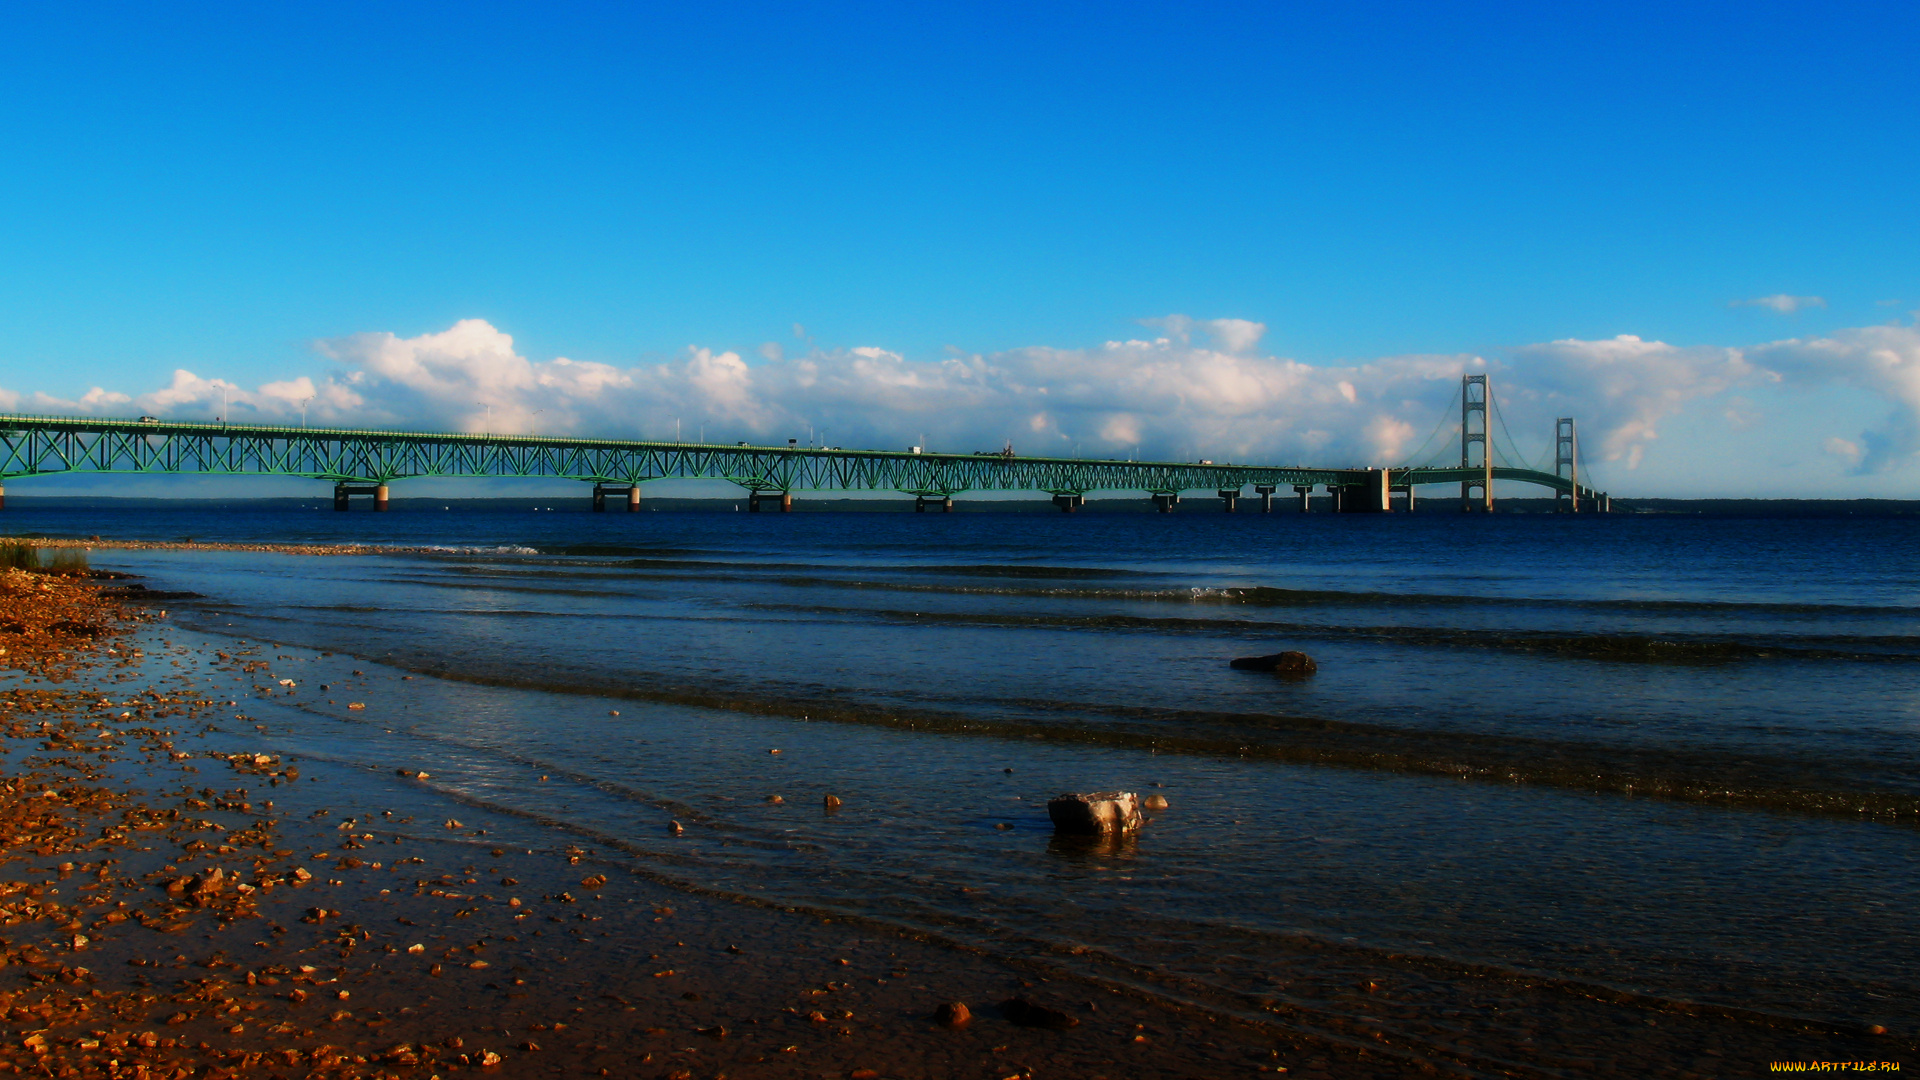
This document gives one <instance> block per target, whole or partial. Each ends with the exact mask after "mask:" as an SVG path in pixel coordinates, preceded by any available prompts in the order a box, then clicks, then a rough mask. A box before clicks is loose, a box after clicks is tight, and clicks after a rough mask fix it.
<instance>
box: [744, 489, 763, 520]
mask: <svg viewBox="0 0 1920 1080" xmlns="http://www.w3.org/2000/svg"><path fill="white" fill-rule="evenodd" d="M759 512H760V493H759V492H757V491H749V492H747V513H749V514H757V513H759Z"/></svg>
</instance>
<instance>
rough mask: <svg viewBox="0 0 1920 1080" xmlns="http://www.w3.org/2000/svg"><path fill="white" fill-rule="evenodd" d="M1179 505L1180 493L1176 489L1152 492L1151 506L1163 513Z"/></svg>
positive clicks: (1169, 511) (1170, 511) (1169, 512)
mask: <svg viewBox="0 0 1920 1080" xmlns="http://www.w3.org/2000/svg"><path fill="white" fill-rule="evenodd" d="M1179 505H1180V493H1179V492H1177V491H1156V492H1154V493H1153V508H1154V509H1155V510H1158V511H1160V512H1161V513H1163V514H1171V513H1173V508H1174V507H1176V506H1179Z"/></svg>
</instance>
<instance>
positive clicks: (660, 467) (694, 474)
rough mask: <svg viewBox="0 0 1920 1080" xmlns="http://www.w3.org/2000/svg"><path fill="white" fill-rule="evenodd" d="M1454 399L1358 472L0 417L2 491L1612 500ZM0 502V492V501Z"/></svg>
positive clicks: (1371, 503)
mask: <svg viewBox="0 0 1920 1080" xmlns="http://www.w3.org/2000/svg"><path fill="white" fill-rule="evenodd" d="M1459 401H1460V403H1461V422H1460V425H1459V431H1460V460H1459V463H1458V464H1454V463H1452V462H1451V461H1448V462H1446V463H1444V464H1442V463H1425V464H1414V465H1404V466H1399V467H1361V468H1322V467H1316V466H1307V465H1236V464H1218V465H1216V464H1214V463H1212V462H1210V461H1198V462H1164V461H1162V462H1154V461H1115V460H1088V459H1082V458H1056V457H1029V456H1024V455H1017V454H1014V453H1013V452H1012V450H1011V448H1008V449H1007V450H1005V451H1003V452H997V453H972V454H932V453H920V452H919V451H918V450H917V449H916V450H914V451H904V452H902V451H882V450H842V449H839V448H837V447H833V448H829V447H812V446H800V445H798V444H797V441H796V440H789V441H788V443H787V445H786V446H751V445H748V444H746V443H737V444H732V445H717V444H708V443H681V442H654V441H636V440H622V439H580V438H572V437H564V436H537V435H491V434H489V435H468V434H452V433H442V432H412V431H379V430H355V429H345V428H308V427H304V426H303V427H287V426H279V425H268V424H228V423H220V422H213V423H207V422H196V421H176V420H159V419H154V418H149V417H143V418H141V419H138V420H117V419H96V418H90V417H58V416H13V415H5V414H0V485H4V483H5V482H6V481H11V480H17V479H21V478H26V477H36V476H53V475H65V474H72V473H80V472H91V473H122V474H139V475H152V474H165V473H198V474H203V475H229V476H298V477H307V478H310V479H314V480H322V481H330V482H332V483H333V485H334V509H336V510H345V509H347V507H348V506H349V505H350V501H351V499H352V498H353V497H354V496H367V495H371V496H372V497H373V500H374V508H375V509H377V510H385V509H387V504H388V499H389V493H390V490H391V487H392V485H393V484H394V482H395V481H399V480H406V479H411V478H416V477H557V478H564V479H569V480H578V481H581V482H583V483H591V484H592V485H593V508H594V509H595V510H604V509H606V506H607V500H608V498H609V497H610V496H611V497H614V498H615V499H616V500H617V499H621V498H624V500H625V501H626V506H627V509H628V510H638V509H639V508H640V486H641V485H642V484H643V483H645V482H647V481H649V480H661V479H670V478H671V479H714V480H725V481H728V482H730V483H733V484H737V485H739V486H740V487H741V488H743V489H745V490H746V491H747V493H748V497H747V508H748V509H749V510H754V511H757V510H759V509H760V508H761V504H762V502H763V501H764V502H768V503H770V504H771V503H777V505H778V506H779V508H780V509H781V510H783V511H784V510H791V509H792V508H793V493H794V492H796V491H888V492H898V493H902V494H906V495H912V496H913V497H914V508H915V509H916V510H922V511H924V510H925V509H926V508H927V507H928V506H937V507H938V508H940V509H942V510H947V511H951V510H952V509H953V497H954V496H955V495H958V494H961V493H964V492H990V491H1031V492H1046V493H1048V494H1050V495H1052V496H1053V502H1054V505H1056V506H1058V507H1059V508H1060V509H1061V510H1064V511H1067V512H1069V513H1071V512H1073V511H1075V510H1077V509H1079V508H1080V506H1081V505H1082V504H1083V503H1084V502H1085V499H1086V495H1087V493H1089V492H1095V491H1131V492H1145V493H1146V494H1147V495H1148V496H1149V497H1150V498H1151V499H1152V500H1153V502H1154V505H1155V506H1156V507H1157V508H1158V509H1159V510H1160V511H1161V512H1162V513H1169V512H1172V510H1173V508H1174V507H1175V506H1176V505H1178V504H1179V502H1180V496H1181V495H1182V494H1183V493H1185V492H1190V491H1205V492H1210V493H1213V494H1214V495H1216V496H1217V497H1218V498H1219V499H1220V500H1221V503H1222V505H1223V506H1224V508H1225V509H1226V510H1228V511H1232V510H1234V509H1235V508H1236V506H1237V504H1238V503H1239V501H1240V500H1241V499H1243V498H1244V497H1245V493H1246V490H1247V489H1248V488H1252V489H1253V494H1254V497H1256V498H1258V499H1259V501H1260V508H1261V510H1263V511H1271V510H1272V509H1273V506H1274V495H1275V493H1276V492H1280V491H1281V490H1282V489H1290V492H1291V495H1292V496H1293V499H1294V500H1295V501H1297V505H1298V508H1299V509H1300V510H1302V511H1304V510H1306V509H1307V508H1308V507H1309V505H1310V500H1311V498H1312V496H1313V493H1314V491H1315V489H1316V488H1322V487H1324V488H1325V489H1326V490H1327V492H1328V493H1329V494H1330V495H1331V496H1332V499H1333V506H1334V509H1335V510H1338V511H1342V512H1373V513H1378V512H1387V511H1392V510H1395V509H1405V510H1411V509H1412V508H1413V489H1414V488H1415V487H1418V486H1422V485H1430V484H1449V485H1451V484H1456V483H1457V484H1459V485H1460V499H1461V508H1462V509H1463V510H1465V509H1479V510H1483V511H1486V512H1491V511H1492V510H1493V508H1494V500H1493V482H1494V481H1496V480H1508V481H1518V482H1521V483H1527V484H1535V485H1538V486H1540V487H1542V488H1546V489H1548V490H1550V491H1552V492H1553V493H1554V495H1555V499H1556V501H1557V502H1558V503H1559V505H1560V506H1561V507H1562V508H1564V509H1568V510H1572V511H1576V512H1578V511H1588V510H1602V511H1604V510H1607V509H1609V508H1610V500H1609V499H1608V497H1607V496H1606V495H1605V494H1604V493H1602V492H1596V491H1593V490H1592V489H1591V488H1587V487H1583V486H1582V485H1581V484H1580V478H1579V461H1578V440H1577V438H1576V437H1575V434H1574V426H1573V421H1572V420H1571V419H1568V418H1562V419H1561V420H1560V421H1559V422H1558V425H1557V427H1556V432H1555V448H1554V452H1555V465H1554V469H1553V471H1552V472H1547V471H1545V470H1543V469H1539V468H1531V467H1526V466H1524V465H1520V464H1515V463H1511V462H1503V461H1500V460H1497V459H1498V458H1500V457H1501V455H1500V454H1499V453H1497V452H1496V449H1495V444H1494V442H1493V440H1492V437H1491V436H1492V433H1491V430H1490V429H1489V427H1488V416H1489V410H1490V408H1491V407H1492V405H1493V401H1492V396H1491V392H1490V389H1489V387H1488V384H1487V381H1486V376H1484V375H1469V376H1466V377H1465V378H1464V379H1463V381H1462V384H1461V395H1460V398H1459ZM1476 448H1477V450H1478V453H1477V454H1475V453H1474V451H1475V450H1476ZM1449 456H1451V455H1450V451H1449ZM1476 491H1477V492H1478V495H1477V496H1476V495H1475V494H1474V493H1475V492H1476ZM1396 496H1398V498H1396ZM1396 502H1397V503H1398V504H1399V505H1398V506H1397V507H1396V505H1395V504H1396ZM5 505H6V494H5V487H4V486H0V508H4V507H5Z"/></svg>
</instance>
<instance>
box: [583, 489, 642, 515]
mask: <svg viewBox="0 0 1920 1080" xmlns="http://www.w3.org/2000/svg"><path fill="white" fill-rule="evenodd" d="M609 495H625V496H626V497H627V512H628V513H637V512H638V511H639V509H640V485H639V484H595V485H593V512H594V513H596V514H604V513H606V511H607V496H609Z"/></svg>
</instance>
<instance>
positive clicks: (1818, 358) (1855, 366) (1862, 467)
mask: <svg viewBox="0 0 1920 1080" xmlns="http://www.w3.org/2000/svg"><path fill="white" fill-rule="evenodd" d="M1748 354H1749V355H1751V356H1752V357H1753V359H1754V362H1755V363H1757V364H1762V365H1765V366H1766V367H1768V368H1770V369H1772V370H1774V371H1777V372H1779V373H1780V374H1781V375H1782V376H1784V377H1786V378H1788V379H1791V380H1793V381H1795V382H1799V383H1804V384H1808V385H1823V384H1829V383H1842V384H1845V385H1849V386H1853V387H1857V388H1859V389H1861V390H1865V391H1867V392H1868V393H1870V394H1873V395H1874V396H1876V397H1879V398H1881V399H1883V400H1885V401H1887V402H1888V403H1890V404H1891V405H1892V406H1893V408H1892V410H1891V411H1890V412H1889V413H1888V414H1887V418H1886V420H1885V421H1883V422H1882V423H1881V425H1880V426H1879V427H1877V428H1873V429H1869V430H1868V431H1865V432H1863V433H1861V436H1860V443H1861V444H1862V446H1863V452H1862V453H1861V455H1860V456H1859V458H1858V459H1857V464H1856V465H1855V469H1856V470H1857V471H1859V472H1862V473H1875V472H1885V471H1887V470H1889V469H1892V468H1895V467H1897V466H1901V465H1905V464H1908V463H1910V462H1911V461H1913V459H1914V458H1915V457H1916V456H1920V328H1916V327H1913V326H1863V327H1857V328H1854V329H1851V330H1841V331H1838V332H1836V333H1833V334H1829V335H1827V336H1826V337H1821V338H1810V339H1806V340H1800V339H1794V340H1790V341H1776V342H1774V343H1772V344H1770V345H1762V346H1759V347H1757V348H1754V349H1749V350H1748Z"/></svg>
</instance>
